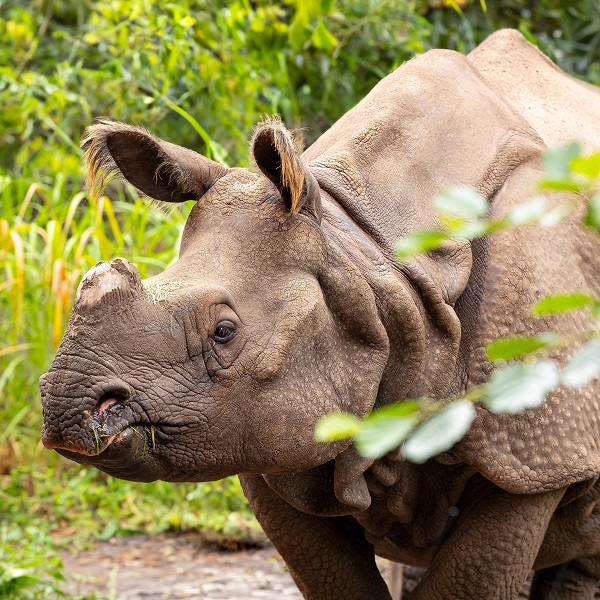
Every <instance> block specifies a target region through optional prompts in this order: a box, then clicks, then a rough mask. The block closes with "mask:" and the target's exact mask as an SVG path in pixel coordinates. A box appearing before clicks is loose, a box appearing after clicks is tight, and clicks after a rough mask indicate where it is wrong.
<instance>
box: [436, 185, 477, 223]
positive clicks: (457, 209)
mask: <svg viewBox="0 0 600 600" xmlns="http://www.w3.org/2000/svg"><path fill="white" fill-rule="evenodd" d="M433 203H434V205H435V207H436V208H437V209H438V210H439V211H440V212H442V213H447V214H450V215H456V216H457V217H463V218H469V217H483V216H485V215H486V213H487V211H488V203H487V200H486V199H485V198H484V197H483V196H482V195H481V194H480V193H479V192H478V191H477V190H476V189H475V188H472V187H470V186H456V187H451V188H450V189H448V190H446V191H445V192H442V193H441V194H439V195H438V196H436V197H435V198H434V200H433Z"/></svg>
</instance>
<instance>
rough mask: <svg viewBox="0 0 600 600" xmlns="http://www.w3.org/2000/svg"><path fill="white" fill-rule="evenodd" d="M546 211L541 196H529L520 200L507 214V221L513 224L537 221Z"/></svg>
mask: <svg viewBox="0 0 600 600" xmlns="http://www.w3.org/2000/svg"><path fill="white" fill-rule="evenodd" d="M545 211H546V201H545V200H544V199H543V198H540V197H538V198H531V200H527V201H525V202H522V203H521V204H519V206H517V208H515V209H514V210H512V211H511V212H510V213H509V214H508V221H509V223H510V224H511V225H513V226H518V225H527V224H529V223H535V222H536V221H539V220H540V219H541V218H542V217H543V216H544V213H545Z"/></svg>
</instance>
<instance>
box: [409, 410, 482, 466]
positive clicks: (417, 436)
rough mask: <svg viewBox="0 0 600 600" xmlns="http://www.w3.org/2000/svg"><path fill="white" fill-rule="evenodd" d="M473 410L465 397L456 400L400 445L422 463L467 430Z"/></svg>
mask: <svg viewBox="0 0 600 600" xmlns="http://www.w3.org/2000/svg"><path fill="white" fill-rule="evenodd" d="M475 416H476V412H475V408H474V407H473V405H472V404H471V403H470V402H469V401H468V400H458V401H457V402H454V403H453V404H451V405H450V406H447V407H446V408H444V409H443V410H441V411H440V412H439V413H437V414H436V415H434V416H433V417H431V419H429V420H428V421H426V422H425V423H423V425H421V426H420V427H419V428H418V429H417V430H416V431H415V432H414V433H413V434H412V435H411V436H410V437H409V438H408V439H407V440H406V442H404V446H403V447H402V454H403V455H404V456H405V457H406V458H407V459H408V460H410V461H412V462H415V463H423V462H425V461H426V460H428V459H430V458H432V457H433V456H436V455H437V454H439V453H440V452H444V451H445V450H448V449H450V448H451V447H452V446H454V444H456V442H458V441H459V440H461V439H462V437H463V436H464V435H465V433H467V431H469V428H470V427H471V423H473V420H474V419H475Z"/></svg>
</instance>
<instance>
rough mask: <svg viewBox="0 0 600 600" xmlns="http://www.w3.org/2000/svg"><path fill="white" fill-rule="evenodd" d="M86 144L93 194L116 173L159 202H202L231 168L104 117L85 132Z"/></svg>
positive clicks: (100, 190) (139, 128)
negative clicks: (204, 196)
mask: <svg viewBox="0 0 600 600" xmlns="http://www.w3.org/2000/svg"><path fill="white" fill-rule="evenodd" d="M81 146H82V148H83V149H84V150H85V163H86V170H87V189H88V191H89V192H90V193H91V194H94V195H97V194H99V193H101V192H102V190H103V189H104V186H105V184H106V183H107V182H108V180H109V179H110V178H111V177H112V176H113V175H117V176H122V177H123V178H125V179H126V180H127V181H129V183H131V184H133V185H134V186H135V187H136V188H137V189H138V190H140V191H141V192H142V193H143V194H145V195H146V196H149V197H150V198H154V199H156V200H162V201H164V202H183V201H184V200H198V199H199V198H200V197H201V196H202V195H203V194H204V193H205V192H206V191H207V190H208V189H209V188H210V187H211V186H212V185H213V184H214V183H215V182H216V181H217V180H218V179H220V178H221V177H223V175H225V173H226V172H227V171H228V170H229V168H228V167H226V166H224V165H221V164H219V163H216V162H214V161H212V160H210V159H208V158H206V157H204V156H202V155H201V154H198V153H197V152H194V151H193V150H188V149H187V148H182V147H181V146H176V145H175V144H171V143H169V142H165V141H163V140H161V139H159V138H157V137H156V136H154V135H152V134H151V133H150V132H148V131H146V130H145V129H142V128H141V127H134V126H132V125H126V124H125V123H119V122H118V121H111V120H109V119H105V118H101V119H97V120H96V121H95V123H94V125H92V126H91V127H89V128H88V129H87V130H86V132H85V135H84V138H83V140H82V142H81Z"/></svg>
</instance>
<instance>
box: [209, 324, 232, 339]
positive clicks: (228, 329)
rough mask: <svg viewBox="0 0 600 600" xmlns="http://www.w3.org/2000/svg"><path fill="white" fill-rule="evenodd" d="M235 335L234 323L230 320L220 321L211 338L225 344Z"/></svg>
mask: <svg viewBox="0 0 600 600" xmlns="http://www.w3.org/2000/svg"><path fill="white" fill-rule="evenodd" d="M234 336H235V325H234V324H233V323H232V322H231V321H221V322H220V323H219V324H218V325H217V326H216V327H215V332H214V333H213V336H212V337H213V340H215V342H217V344H226V343H227V342H229V341H230V340H232V339H233V338H234Z"/></svg>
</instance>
